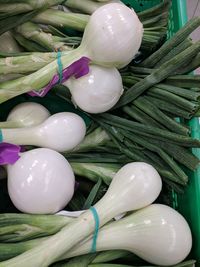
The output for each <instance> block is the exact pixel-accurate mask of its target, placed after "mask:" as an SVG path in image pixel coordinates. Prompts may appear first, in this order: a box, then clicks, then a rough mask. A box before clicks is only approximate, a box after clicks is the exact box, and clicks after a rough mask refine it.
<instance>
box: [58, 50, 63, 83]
mask: <svg viewBox="0 0 200 267" xmlns="http://www.w3.org/2000/svg"><path fill="white" fill-rule="evenodd" d="M61 56H62V53H61V51H58V52H57V64H58V75H59V83H62V79H63V64H62V60H61Z"/></svg>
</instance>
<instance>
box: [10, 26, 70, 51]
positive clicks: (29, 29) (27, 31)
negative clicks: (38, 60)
mask: <svg viewBox="0 0 200 267" xmlns="http://www.w3.org/2000/svg"><path fill="white" fill-rule="evenodd" d="M15 30H16V32H17V33H19V34H21V35H22V36H24V37H25V38H27V39H29V40H31V41H34V42H36V43H38V44H39V45H41V46H44V47H45V48H47V49H49V50H50V51H58V50H60V51H63V50H67V51H68V50H72V47H70V46H67V45H66V44H65V43H64V42H62V41H61V40H62V39H63V38H61V37H57V36H53V35H52V34H50V33H45V32H44V31H43V30H42V29H41V28H40V27H39V26H38V25H37V24H34V23H32V22H26V23H24V24H22V25H20V26H18V27H17V28H16V29H15Z"/></svg>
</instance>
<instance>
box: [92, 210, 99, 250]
mask: <svg viewBox="0 0 200 267" xmlns="http://www.w3.org/2000/svg"><path fill="white" fill-rule="evenodd" d="M90 210H91V212H92V214H93V216H94V221H95V229H94V235H93V240H92V247H91V253H95V252H96V250H97V238H98V234H99V215H98V213H97V211H96V209H95V208H94V207H91V208H90Z"/></svg>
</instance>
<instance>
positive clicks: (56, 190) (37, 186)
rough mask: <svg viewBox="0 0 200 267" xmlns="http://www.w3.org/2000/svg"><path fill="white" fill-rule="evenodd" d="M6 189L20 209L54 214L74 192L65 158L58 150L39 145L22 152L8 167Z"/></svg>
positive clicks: (70, 170)
mask: <svg viewBox="0 0 200 267" xmlns="http://www.w3.org/2000/svg"><path fill="white" fill-rule="evenodd" d="M7 172H8V192H9V195H10V198H11V200H12V202H13V204H14V205H15V206H16V207H17V208H18V209H19V210H20V211H22V212H26V213H33V214H50V213H56V212H58V211H60V210H61V209H63V208H64V207H65V206H66V205H67V204H68V202H69V201H70V200H71V198H72V196H73V194H74V185H75V178H74V173H73V171H72V168H71V166H70V164H69V163H68V161H67V160H66V159H65V158H64V157H63V156H62V155H61V154H59V153H58V152H56V151H53V150H50V149H46V148H38V149H34V150H30V151H28V152H25V153H22V154H21V158H20V159H19V160H18V161H17V162H16V163H15V164H13V165H8V166H7Z"/></svg>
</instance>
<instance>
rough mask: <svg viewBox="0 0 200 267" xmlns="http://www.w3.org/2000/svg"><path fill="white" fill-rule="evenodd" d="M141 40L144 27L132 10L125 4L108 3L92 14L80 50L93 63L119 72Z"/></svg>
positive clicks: (127, 62)
mask: <svg viewBox="0 0 200 267" xmlns="http://www.w3.org/2000/svg"><path fill="white" fill-rule="evenodd" d="M142 37H143V25H142V23H141V22H140V20H139V18H138V16H137V14H136V13H135V12H134V10H132V9H130V8H128V7H127V6H126V5H124V4H120V3H110V4H107V5H103V6H102V7H100V8H98V9H97V10H96V11H95V12H94V13H93V14H92V16H91V17H90V19H89V22H88V24H87V26H86V28H85V31H84V35H83V39H82V43H81V46H82V47H84V48H86V49H87V51H88V57H89V58H91V59H92V60H93V62H98V63H101V64H102V63H106V64H107V65H109V63H112V66H115V67H117V68H122V67H124V66H126V65H128V64H129V63H130V62H131V60H132V59H133V58H134V56H135V55H136V53H137V52H138V50H139V48H140V45H141V42H142ZM110 65H111V64H110Z"/></svg>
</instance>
